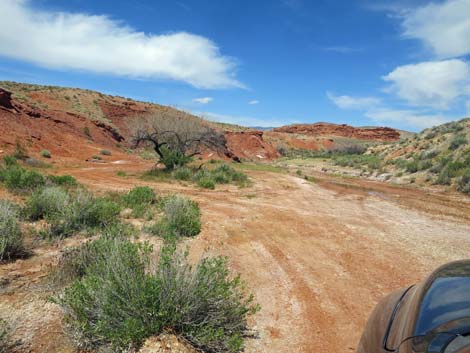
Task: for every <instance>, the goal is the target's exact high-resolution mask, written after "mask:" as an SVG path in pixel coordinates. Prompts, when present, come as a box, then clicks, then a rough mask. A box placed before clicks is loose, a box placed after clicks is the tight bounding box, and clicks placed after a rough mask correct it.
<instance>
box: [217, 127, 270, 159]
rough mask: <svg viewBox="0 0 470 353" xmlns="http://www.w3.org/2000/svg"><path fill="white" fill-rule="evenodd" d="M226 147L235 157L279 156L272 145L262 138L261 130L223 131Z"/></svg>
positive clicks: (268, 157)
mask: <svg viewBox="0 0 470 353" xmlns="http://www.w3.org/2000/svg"><path fill="white" fill-rule="evenodd" d="M225 138H226V139H227V147H228V149H229V150H230V151H231V152H233V153H234V154H235V155H236V156H237V157H239V158H244V159H250V160H257V159H259V160H272V159H276V158H278V157H279V153H278V152H277V150H276V149H275V148H274V146H273V145H271V144H270V143H267V142H266V141H265V140H264V139H263V131H241V132H225Z"/></svg>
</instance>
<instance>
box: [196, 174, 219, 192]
mask: <svg viewBox="0 0 470 353" xmlns="http://www.w3.org/2000/svg"><path fill="white" fill-rule="evenodd" d="M197 185H198V186H200V187H201V188H204V189H211V190H214V189H215V180H214V179H212V178H211V177H210V176H205V177H202V178H199V179H198V180H197Z"/></svg>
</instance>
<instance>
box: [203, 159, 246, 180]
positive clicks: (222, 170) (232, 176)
mask: <svg viewBox="0 0 470 353" xmlns="http://www.w3.org/2000/svg"><path fill="white" fill-rule="evenodd" d="M210 174H211V175H212V178H213V179H214V181H215V182H216V183H217V184H228V183H232V182H235V183H238V184H241V185H242V184H245V183H246V182H247V181H248V177H247V176H246V174H243V173H241V172H238V171H236V170H235V169H234V168H232V167H231V166H229V165H228V164H222V165H220V166H218V167H217V168H215V169H213V170H211V171H210Z"/></svg>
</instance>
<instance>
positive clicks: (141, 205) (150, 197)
mask: <svg viewBox="0 0 470 353" xmlns="http://www.w3.org/2000/svg"><path fill="white" fill-rule="evenodd" d="M156 200H157V195H155V192H154V191H153V189H152V188H150V187H148V186H136V187H135V188H133V189H132V190H131V191H129V192H128V193H127V194H126V195H124V196H123V197H122V201H123V204H124V206H125V207H128V208H131V209H132V213H133V215H134V216H135V217H142V216H143V215H144V214H145V212H146V211H147V210H148V209H149V206H150V205H151V204H153V203H155V202H156Z"/></svg>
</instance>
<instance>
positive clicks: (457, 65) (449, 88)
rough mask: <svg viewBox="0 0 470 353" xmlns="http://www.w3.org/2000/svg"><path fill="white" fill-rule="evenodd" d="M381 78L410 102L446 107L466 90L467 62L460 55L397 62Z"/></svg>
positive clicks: (469, 80)
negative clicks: (438, 59)
mask: <svg viewBox="0 0 470 353" xmlns="http://www.w3.org/2000/svg"><path fill="white" fill-rule="evenodd" d="M383 79H384V80H385V81H387V82H391V83H392V86H391V90H392V91H393V92H396V93H397V95H398V96H399V97H400V98H403V99H405V100H406V101H407V102H408V103H410V104H412V105H415V106H426V107H432V108H437V109H447V108H448V107H449V105H450V104H451V103H452V102H454V101H455V99H456V98H458V97H460V96H462V95H466V94H468V93H469V86H470V65H469V64H468V63H466V62H465V61H462V60H459V59H451V60H443V61H429V62H422V63H418V64H410V65H404V66H399V67H397V68H396V69H395V70H393V71H392V72H390V73H389V74H388V75H386V76H384V77H383Z"/></svg>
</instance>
